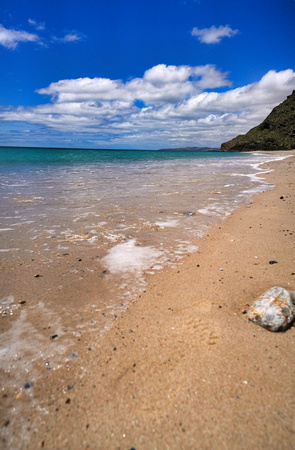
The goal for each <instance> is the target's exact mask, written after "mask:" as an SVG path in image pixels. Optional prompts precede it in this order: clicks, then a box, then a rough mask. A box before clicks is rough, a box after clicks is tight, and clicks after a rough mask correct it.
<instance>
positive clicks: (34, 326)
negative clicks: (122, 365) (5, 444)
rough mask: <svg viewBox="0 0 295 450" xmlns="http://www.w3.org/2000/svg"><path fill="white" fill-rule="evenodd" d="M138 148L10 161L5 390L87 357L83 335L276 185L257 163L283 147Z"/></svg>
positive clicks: (89, 341) (4, 176)
mask: <svg viewBox="0 0 295 450" xmlns="http://www.w3.org/2000/svg"><path fill="white" fill-rule="evenodd" d="M111 153H112V152H111ZM117 153H118V152H117ZM131 153H133V155H132V154H131V155H129V156H128V157H126V158H125V159H124V158H123V159H122V157H118V155H117V154H116V153H114V154H113V155H111V154H109V156H108V157H107V156H106V155H102V154H101V155H100V154H99V152H98V154H97V155H96V157H93V158H92V159H91V161H85V160H83V158H82V160H78V161H75V162H73V161H69V160H66V161H63V160H62V159H60V160H59V161H56V160H54V161H53V160H50V158H49V157H48V158H49V160H46V161H45V159H43V160H42V157H40V155H39V160H38V159H37V160H36V158H35V159H32V160H30V161H26V159H25V157H24V156H23V160H21V159H19V160H18V161H14V162H11V161H10V162H9V163H8V162H5V161H4V162H2V164H1V167H0V183H1V213H0V236H1V248H0V260H1V269H2V273H3V274H4V277H3V282H2V286H1V288H2V289H1V298H0V313H1V317H0V320H1V321H2V324H1V348H0V355H1V378H2V385H3V386H4V388H3V389H4V391H5V392H7V391H13V392H14V393H15V395H18V392H25V394H26V395H29V392H30V388H29V389H27V388H24V385H25V384H26V383H31V382H32V383H34V382H35V380H36V379H38V377H44V376H45V374H47V375H46V376H48V373H49V372H50V370H57V369H58V368H59V367H61V366H62V365H65V364H75V363H76V361H79V354H78V353H77V352H76V350H75V345H76V343H78V342H81V340H83V339H85V349H87V348H93V347H94V346H95V345H99V342H98V341H97V337H98V336H99V335H100V334H102V333H104V332H106V331H107V330H108V329H109V328H110V327H111V326H112V324H113V322H114V320H115V319H116V317H117V316H118V314H119V313H120V312H121V311H124V309H126V308H128V306H129V304H130V302H132V301H134V300H135V299H137V298H138V297H139V296H140V295H141V293H142V291H143V290H144V289H145V286H146V275H147V274H149V275H152V274H153V273H155V272H156V271H158V270H161V269H163V268H164V267H167V266H169V265H170V266H171V265H172V266H176V265H179V264H181V258H182V257H183V256H184V255H187V254H188V253H193V252H196V251H197V246H196V244H195V241H196V240H197V239H198V238H200V237H202V236H203V235H204V234H205V233H206V231H207V230H208V227H209V226H210V225H212V224H214V223H216V222H218V221H220V220H222V219H223V218H224V217H226V215H228V214H230V212H232V211H233V210H234V209H236V208H237V207H239V206H240V205H242V204H244V203H246V202H248V201H250V198H251V195H253V193H255V192H260V191H262V190H265V189H268V188H270V186H269V185H267V184H266V183H265V182H264V181H263V180H261V179H258V178H257V177H256V174H259V173H263V171H262V169H259V168H258V164H260V163H263V162H267V161H270V160H274V159H279V157H278V156H277V155H259V154H247V155H245V154H243V155H224V154H222V155H218V154H217V155H216V154H215V153H212V154H211V155H209V154H182V153H180V154H178V155H177V154H176V153H171V154H170V156H169V154H167V153H166V152H165V153H164V152H163V156H162V157H161V155H159V154H158V155H156V152H154V154H153V152H147V153H146V154H145V156H143V154H141V155H140V157H139V158H138V157H137V155H136V154H137V153H139V152H131ZM41 156H42V155H41ZM102 156H103V157H102ZM78 159H79V158H78ZM11 414H12V417H14V418H16V417H19V414H20V410H19V411H18V410H15V411H11Z"/></svg>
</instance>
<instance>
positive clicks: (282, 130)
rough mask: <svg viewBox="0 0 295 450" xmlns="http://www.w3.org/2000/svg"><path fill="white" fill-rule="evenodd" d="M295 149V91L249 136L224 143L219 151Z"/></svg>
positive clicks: (253, 129) (252, 130)
mask: <svg viewBox="0 0 295 450" xmlns="http://www.w3.org/2000/svg"><path fill="white" fill-rule="evenodd" d="M292 149H295V90H294V91H293V92H292V94H291V95H289V96H288V97H287V99H286V100H285V101H284V102H283V103H280V104H279V105H278V106H276V107H275V108H274V109H273V110H272V112H271V113H270V114H269V115H268V116H267V118H266V119H265V120H264V121H263V122H262V123H261V124H260V125H258V126H257V127H254V128H252V129H251V130H250V131H248V133H247V134H243V135H240V136H237V137H235V138H234V139H232V140H230V141H228V142H224V143H223V144H222V145H221V147H220V149H219V151H222V152H226V151H229V152H242V151H255V150H292Z"/></svg>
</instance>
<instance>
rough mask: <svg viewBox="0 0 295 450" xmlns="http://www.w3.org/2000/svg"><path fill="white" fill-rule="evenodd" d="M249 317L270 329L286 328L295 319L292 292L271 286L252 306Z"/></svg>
mask: <svg viewBox="0 0 295 450" xmlns="http://www.w3.org/2000/svg"><path fill="white" fill-rule="evenodd" d="M248 318H249V320H251V322H253V323H255V324H256V325H260V326H261V327H263V328H266V329H267V330H269V331H284V330H286V329H287V328H288V327H289V326H290V325H291V324H292V322H293V320H294V307H293V303H292V298H291V295H290V293H289V292H288V291H287V290H286V289H284V288H282V287H278V286H276V287H273V288H271V289H270V290H269V291H267V292H265V293H264V294H263V295H262V296H261V297H259V298H258V299H257V300H256V301H255V303H254V304H253V305H252V306H251V308H250V309H249V311H248Z"/></svg>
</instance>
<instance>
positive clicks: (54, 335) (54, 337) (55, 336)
mask: <svg viewBox="0 0 295 450" xmlns="http://www.w3.org/2000/svg"><path fill="white" fill-rule="evenodd" d="M57 337H58V334H53V335H52V336H50V339H51V340H52V341H53V339H56V338H57Z"/></svg>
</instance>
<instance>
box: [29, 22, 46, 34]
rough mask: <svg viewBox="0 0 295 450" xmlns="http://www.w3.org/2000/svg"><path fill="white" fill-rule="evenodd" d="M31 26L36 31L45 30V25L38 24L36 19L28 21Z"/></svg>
mask: <svg viewBox="0 0 295 450" xmlns="http://www.w3.org/2000/svg"><path fill="white" fill-rule="evenodd" d="M28 22H29V24H30V25H32V26H33V27H34V28H35V29H36V30H38V31H42V30H45V24H44V23H43V22H42V23H41V22H37V21H36V20H34V19H28Z"/></svg>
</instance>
